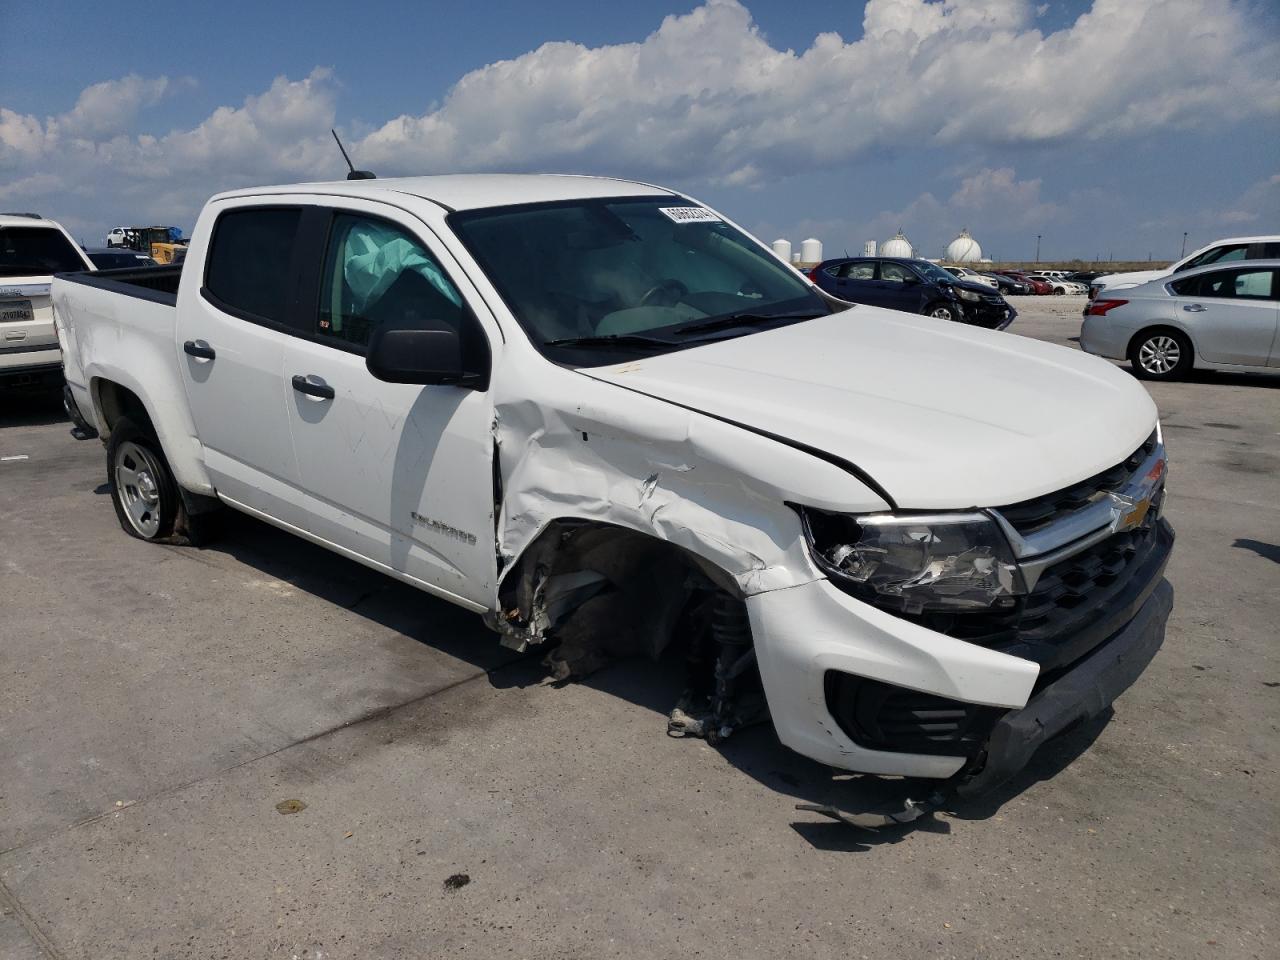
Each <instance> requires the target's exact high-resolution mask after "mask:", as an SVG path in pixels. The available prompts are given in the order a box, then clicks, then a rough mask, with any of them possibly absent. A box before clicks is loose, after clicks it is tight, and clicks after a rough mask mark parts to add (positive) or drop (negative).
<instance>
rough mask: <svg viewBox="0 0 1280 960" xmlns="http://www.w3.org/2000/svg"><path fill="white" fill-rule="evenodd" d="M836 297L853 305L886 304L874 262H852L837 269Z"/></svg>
mask: <svg viewBox="0 0 1280 960" xmlns="http://www.w3.org/2000/svg"><path fill="white" fill-rule="evenodd" d="M836 296H837V297H840V298H841V299H842V300H848V301H850V302H852V303H866V304H870V305H871V306H882V305H883V304H884V293H883V291H882V290H881V288H880V284H879V283H878V282H877V280H876V262H875V261H874V260H851V261H849V262H848V263H843V264H841V265H840V266H839V267H837V268H836Z"/></svg>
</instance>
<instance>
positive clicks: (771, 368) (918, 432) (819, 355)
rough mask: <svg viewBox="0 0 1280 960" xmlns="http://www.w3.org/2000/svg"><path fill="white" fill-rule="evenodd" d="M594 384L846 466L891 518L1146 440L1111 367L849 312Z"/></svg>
mask: <svg viewBox="0 0 1280 960" xmlns="http://www.w3.org/2000/svg"><path fill="white" fill-rule="evenodd" d="M582 372H583V373H584V374H586V375H588V376H591V377H595V378H598V379H602V380H606V381H608V382H610V383H614V384H617V385H619V386H623V387H627V388H630V389H632V390H638V391H640V392H642V393H646V394H650V395H652V396H655V397H660V398H663V399H666V400H670V401H672V402H674V403H678V404H681V405H683V406H686V407H690V408H693V409H695V410H699V411H702V412H705V413H708V414H711V415H713V416H716V417H719V418H722V419H727V420H732V421H735V422H737V423H739V424H741V425H743V426H745V427H747V428H750V429H755V430H760V431H765V432H767V433H770V434H774V435H776V436H779V437H783V438H786V439H788V440H792V441H796V442H798V443H801V444H804V445H806V446H809V447H814V448H817V449H820V450H824V451H826V452H827V453H830V454H834V455H835V456H838V457H841V458H843V459H845V460H847V461H849V462H851V463H853V464H854V465H856V466H857V467H859V468H860V469H861V470H863V471H864V472H865V473H866V474H868V475H869V476H870V477H871V478H873V479H874V480H875V481H876V482H877V483H879V484H880V485H881V486H882V487H883V488H884V489H885V490H886V491H887V492H888V493H889V495H890V496H891V497H892V498H893V500H894V501H895V502H896V503H897V505H898V506H899V507H903V508H920V509H938V508H965V507H974V506H979V507H987V506H1001V505H1005V504H1010V503H1017V502H1019V501H1021V500H1025V499H1028V498H1030V497H1033V496H1038V495H1040V494H1044V493H1048V492H1050V491H1053V490H1057V489H1059V488H1062V487H1065V486H1068V485H1070V484H1072V483H1075V482H1077V481H1079V480H1083V479H1086V478H1087V477H1090V476H1092V475H1094V474H1096V473H1099V472H1101V471H1103V470H1105V469H1107V468H1109V467H1111V466H1114V465H1115V464H1116V463H1118V462H1120V461H1121V460H1123V459H1124V458H1125V457H1127V456H1128V455H1129V454H1130V453H1132V452H1133V451H1134V450H1135V449H1136V448H1137V447H1138V446H1139V445H1140V444H1141V443H1142V441H1143V440H1145V439H1146V438H1147V436H1148V435H1149V434H1150V433H1151V431H1152V430H1153V429H1154V428H1155V423H1156V408H1155V404H1154V403H1152V401H1151V398H1150V397H1149V396H1148V395H1147V392H1146V390H1144V389H1143V388H1142V386H1141V385H1140V384H1139V383H1138V382H1137V381H1136V380H1134V379H1133V377H1132V376H1130V375H1129V374H1128V373H1125V372H1123V371H1121V370H1119V369H1117V368H1116V367H1114V366H1112V365H1111V364H1110V363H1108V362H1107V361H1105V360H1101V359H1098V358H1097V357H1091V356H1088V355H1086V354H1083V353H1080V352H1078V351H1076V350H1071V349H1068V348H1065V347H1058V346H1054V345H1052V344H1046V343H1041V342H1039V341H1036V340H1030V339H1027V338H1025V337H1020V336H1016V335H1013V334H1008V333H997V332H994V331H989V330H982V329H978V328H974V327H966V326H962V325H960V324H956V323H951V322H948V321H945V320H933V319H931V318H928V317H918V316H915V315H913V314H907V313H899V312H896V311H890V310H882V309H878V308H875V307H864V306H859V307H855V308H853V309H851V310H848V311H845V312H843V313H838V314H834V315H832V316H830V317H822V318H819V319H816V320H811V321H808V322H804V323H798V324H794V325H792V326H788V327H783V328H781V329H778V330H771V331H765V332H761V333H756V334H751V335H748V336H743V337H737V338H735V339H732V340H724V341H719V342H716V343H711V344H707V345H705V346H701V347H695V348H692V349H688V350H682V351H678V352H676V353H670V354H665V355H662V356H657V357H652V358H648V359H644V360H639V361H634V362H631V363H626V364H619V365H615V366H609V367H597V368H593V369H584V370H582Z"/></svg>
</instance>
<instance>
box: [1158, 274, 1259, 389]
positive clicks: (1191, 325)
mask: <svg viewBox="0 0 1280 960" xmlns="http://www.w3.org/2000/svg"><path fill="white" fill-rule="evenodd" d="M1278 274H1280V271H1277V270H1275V269H1274V268H1269V267H1258V268H1250V267H1247V266H1244V267H1239V268H1236V269H1233V270H1218V271H1214V272H1212V273H1205V274H1200V275H1199V276H1195V277H1188V278H1187V279H1185V280H1180V281H1177V282H1175V283H1174V286H1173V289H1174V291H1175V293H1177V303H1178V313H1179V316H1180V317H1181V319H1182V321H1183V323H1185V324H1186V325H1187V328H1188V329H1189V330H1190V331H1191V334H1192V339H1193V340H1194V341H1195V346H1196V349H1197V350H1198V351H1199V352H1200V355H1201V356H1202V357H1204V359H1206V360H1209V361H1211V362H1213V363H1236V364H1242V365H1248V366H1256V367H1261V366H1266V365H1267V363H1268V360H1269V359H1270V358H1272V357H1273V356H1274V354H1273V346H1274V344H1275V340H1276V331H1277V327H1278V326H1280V302H1278V298H1277V294H1278V292H1280V291H1278V290H1277V283H1278V282H1280V277H1278Z"/></svg>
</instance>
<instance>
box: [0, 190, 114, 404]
mask: <svg viewBox="0 0 1280 960" xmlns="http://www.w3.org/2000/svg"><path fill="white" fill-rule="evenodd" d="M92 269H93V264H92V263H91V262H90V261H89V260H88V258H87V257H86V256H85V254H84V251H82V250H81V249H80V247H79V246H77V245H76V242H75V241H74V240H72V239H71V235H70V234H68V233H67V231H66V230H64V229H63V228H62V226H61V224H59V223H57V222H56V221H54V220H46V219H44V218H43V217H40V216H37V215H36V214H29V213H23V214H0V385H5V386H28V385H33V386H38V385H41V384H56V383H57V381H58V379H59V378H60V376H61V370H60V367H61V364H62V359H61V355H60V354H59V352H58V334H57V331H56V330H55V329H54V324H53V310H52V308H51V306H50V302H49V285H50V284H51V283H52V281H53V274H55V273H62V272H64V271H67V270H92Z"/></svg>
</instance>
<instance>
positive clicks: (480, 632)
mask: <svg viewBox="0 0 1280 960" xmlns="http://www.w3.org/2000/svg"><path fill="white" fill-rule="evenodd" d="M219 522H220V524H221V527H222V531H221V536H220V537H219V538H218V539H217V541H216V542H214V543H213V544H211V545H210V546H208V547H205V548H203V550H202V551H201V552H202V553H205V552H216V553H221V554H224V555H226V556H229V557H232V558H234V559H235V560H237V561H238V562H240V563H243V564H245V565H247V566H249V567H252V568H253V569H255V570H258V571H259V572H261V573H263V574H266V575H269V576H271V577H273V578H276V579H279V580H282V581H285V582H287V583H288V584H289V585H290V586H292V587H293V588H294V589H297V590H302V591H306V592H308V593H311V594H312V595H314V596H316V597H319V598H321V599H323V600H326V601H328V602H330V603H333V604H336V605H338V606H341V607H344V608H345V609H347V610H351V611H353V612H355V613H357V614H358V615H359V616H361V617H364V618H367V619H369V620H371V621H373V622H375V623H378V624H380V625H382V626H384V627H386V628H387V629H389V630H393V631H395V632H397V633H400V634H402V635H404V636H406V637H409V638H411V639H413V640H415V641H417V642H418V643H422V644H424V645H426V646H429V647H431V648H432V649H434V650H437V651H439V652H441V653H445V654H447V655H448V656H451V657H454V658H457V659H459V660H461V661H463V662H466V663H469V664H472V665H473V666H475V667H476V668H477V669H480V670H483V671H484V672H485V674H486V679H487V682H488V683H489V684H490V686H492V687H493V688H495V689H500V690H501V689H511V688H527V687H531V686H537V685H542V684H547V685H555V686H559V685H563V684H560V683H556V684H553V683H552V681H551V680H550V673H549V670H548V669H546V668H545V667H543V666H542V664H541V659H542V657H543V656H544V655H545V653H546V652H547V651H548V649H549V648H548V647H543V648H534V649H532V650H530V651H529V652H527V653H524V654H519V653H515V652H514V651H512V650H509V649H506V648H504V647H502V646H500V645H499V643H498V640H497V637H496V636H495V635H494V634H493V633H492V632H490V631H489V630H488V628H486V627H485V626H484V624H483V623H482V622H481V620H480V617H479V616H477V615H475V614H473V613H470V612H468V611H466V610H464V609H462V608H461V607H458V606H455V605H454V604H451V603H448V602H446V601H444V600H440V599H437V598H435V597H432V596H430V595H428V594H424V593H423V592H421V591H419V590H417V589H415V588H413V587H411V586H409V585H407V584H403V583H400V582H399V581H396V580H392V579H391V578H390V577H387V576H385V575H383V574H381V573H379V572H377V571H375V570H370V569H369V568H367V567H364V566H363V565H361V564H358V563H356V562H354V561H351V560H347V559H346V558H344V557H340V556H338V555H336V554H334V553H332V552H331V551H329V550H326V549H324V548H322V547H319V546H316V545H314V544H311V543H308V542H307V541H304V540H302V539H300V538H298V537H295V536H293V535H292V534H289V533H286V532H284V531H282V530H278V529H276V528H275V527H272V526H270V525H269V524H267V523H264V522H262V521H259V520H256V519H254V518H252V517H248V516H246V515H243V514H240V513H236V512H233V511H227V512H226V514H225V515H224V516H222V517H221V518H220V520H219ZM684 681H685V668H684V662H683V656H682V653H681V651H680V650H678V649H677V648H676V647H675V646H674V645H673V647H672V648H669V649H668V651H667V652H666V654H664V655H663V656H662V657H661V658H660V659H659V660H657V661H653V660H648V659H644V658H632V659H626V660H618V661H614V662H613V663H610V664H609V665H607V666H605V667H604V668H602V669H601V670H599V671H597V672H596V673H594V674H591V675H590V676H588V677H585V678H583V679H580V680H575V681H572V682H574V683H579V684H582V685H584V686H587V687H590V688H592V689H594V690H598V691H600V692H603V693H606V694H609V695H611V696H615V697H619V698H621V699H623V700H625V701H627V702H629V703H631V704H634V705H636V706H638V707H641V708H643V709H646V710H648V711H651V712H652V714H653V735H654V736H655V737H661V736H666V728H667V725H666V718H667V714H668V713H669V711H670V710H671V708H672V707H673V706H674V705H675V703H676V701H677V700H678V699H679V697H680V694H681V692H682V690H683V688H684ZM390 706H394V705H390ZM1109 718H1110V712H1109V711H1108V712H1107V714H1105V715H1104V716H1102V717H1099V718H1098V719H1097V720H1095V721H1093V722H1091V723H1089V724H1086V725H1082V726H1080V727H1077V728H1075V729H1074V730H1071V731H1068V732H1067V733H1065V734H1063V735H1062V736H1060V737H1058V738H1057V739H1055V740H1053V741H1051V742H1050V743H1049V744H1046V745H1045V747H1044V748H1042V749H1041V750H1040V752H1039V753H1038V754H1037V755H1036V756H1035V757H1034V758H1033V760H1032V762H1031V763H1030V764H1029V765H1028V766H1027V767H1026V768H1025V769H1024V770H1023V771H1022V772H1021V773H1020V774H1018V775H1017V776H1016V777H1015V778H1014V779H1013V780H1011V781H1009V782H1008V783H1006V784H1004V785H1003V786H1001V787H999V788H996V789H995V790H993V791H991V792H990V793H989V794H985V795H983V796H980V797H976V798H972V799H963V800H962V799H956V798H952V799H951V800H950V801H948V802H947V803H945V804H944V805H943V807H942V810H943V812H945V813H946V814H947V815H948V816H949V817H952V818H955V819H960V820H985V819H987V818H989V817H991V816H993V815H995V813H996V812H997V811H998V810H999V809H1000V808H1001V807H1002V806H1003V805H1004V804H1006V803H1007V802H1008V801H1009V800H1010V799H1012V798H1013V797H1016V796H1017V795H1018V794H1020V793H1022V792H1023V791H1024V790H1026V789H1028V788H1029V787H1031V786H1032V785H1034V784H1036V783H1038V782H1040V781H1041V780H1047V779H1050V778H1051V777H1053V776H1055V775H1057V774H1058V773H1059V772H1060V771H1061V770H1062V769H1064V768H1065V767H1066V766H1068V765H1069V764H1070V763H1071V762H1072V761H1073V760H1074V759H1075V758H1076V757H1078V756H1079V755H1080V754H1081V753H1083V752H1084V751H1085V750H1087V749H1088V748H1089V745H1090V744H1091V743H1092V742H1093V741H1094V739H1095V738H1096V737H1097V736H1098V734H1099V733H1100V732H1101V731H1102V730H1103V729H1104V728H1105V726H1106V723H1107V721H1108V720H1109ZM691 747H692V745H691ZM718 749H719V751H720V754H721V755H722V756H723V757H724V759H725V760H726V761H727V762H728V763H729V764H731V765H732V766H733V767H734V768H735V769H737V770H739V771H740V772H742V773H743V774H745V775H747V776H749V777H751V778H752V779H754V780H756V781H757V782H758V783H760V784H761V785H763V786H764V787H766V788H768V789H769V790H772V791H774V792H775V793H778V794H780V795H782V796H784V797H787V798H790V799H792V800H794V801H795V802H796V803H811V804H820V805H828V804H829V805H831V806H835V807H838V808H840V809H842V810H847V811H850V812H855V813H860V812H869V811H877V812H887V811H890V810H900V809H901V808H902V805H903V803H904V801H905V800H906V799H907V798H908V797H910V798H912V799H914V800H917V801H918V800H923V799H925V798H926V797H928V796H929V795H930V794H931V793H933V792H934V791H935V790H936V789H937V786H938V784H937V782H935V781H928V780H919V779H914V780H913V779H905V778H894V777H877V776H870V775H862V774H851V773H848V772H847V771H841V770H836V769H834V768H832V767H828V766H825V765H823V764H820V763H817V762H815V761H812V760H809V759H807V758H806V757H802V756H800V755H799V754H797V753H795V752H793V751H791V750H789V749H787V748H786V747H784V746H783V745H782V744H781V743H780V742H779V740H778V738H777V736H776V734H775V733H774V731H773V727H772V725H771V724H770V723H768V721H767V720H766V721H764V722H762V723H759V724H757V725H755V726H752V727H749V728H745V729H742V730H739V731H737V732H735V733H734V735H733V736H732V737H730V738H729V739H728V740H726V741H724V742H723V743H721V744H720V745H719V746H718ZM791 825H792V829H794V830H795V831H796V833H798V834H799V835H800V836H801V837H803V838H804V839H805V840H806V841H807V842H808V843H810V844H812V845H813V846H814V847H815V848H819V849H823V850H833V851H851V852H853V851H866V850H870V849H872V848H873V847H876V846H878V845H881V844H885V843H898V842H900V841H902V840H904V839H906V838H907V837H908V836H909V835H911V834H912V833H925V834H947V833H949V832H950V829H951V828H950V824H949V823H948V822H947V820H946V819H943V818H938V817H934V816H932V815H927V816H924V817H921V818H920V819H918V820H916V821H914V822H912V823H910V824H907V825H901V826H892V827H886V828H881V829H877V830H866V829H860V828H857V827H853V826H850V825H848V824H845V823H842V822H838V821H835V820H831V819H828V818H825V817H823V816H822V815H820V814H817V813H797V814H796V815H795V819H794V820H793V821H792V824H791Z"/></svg>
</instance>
